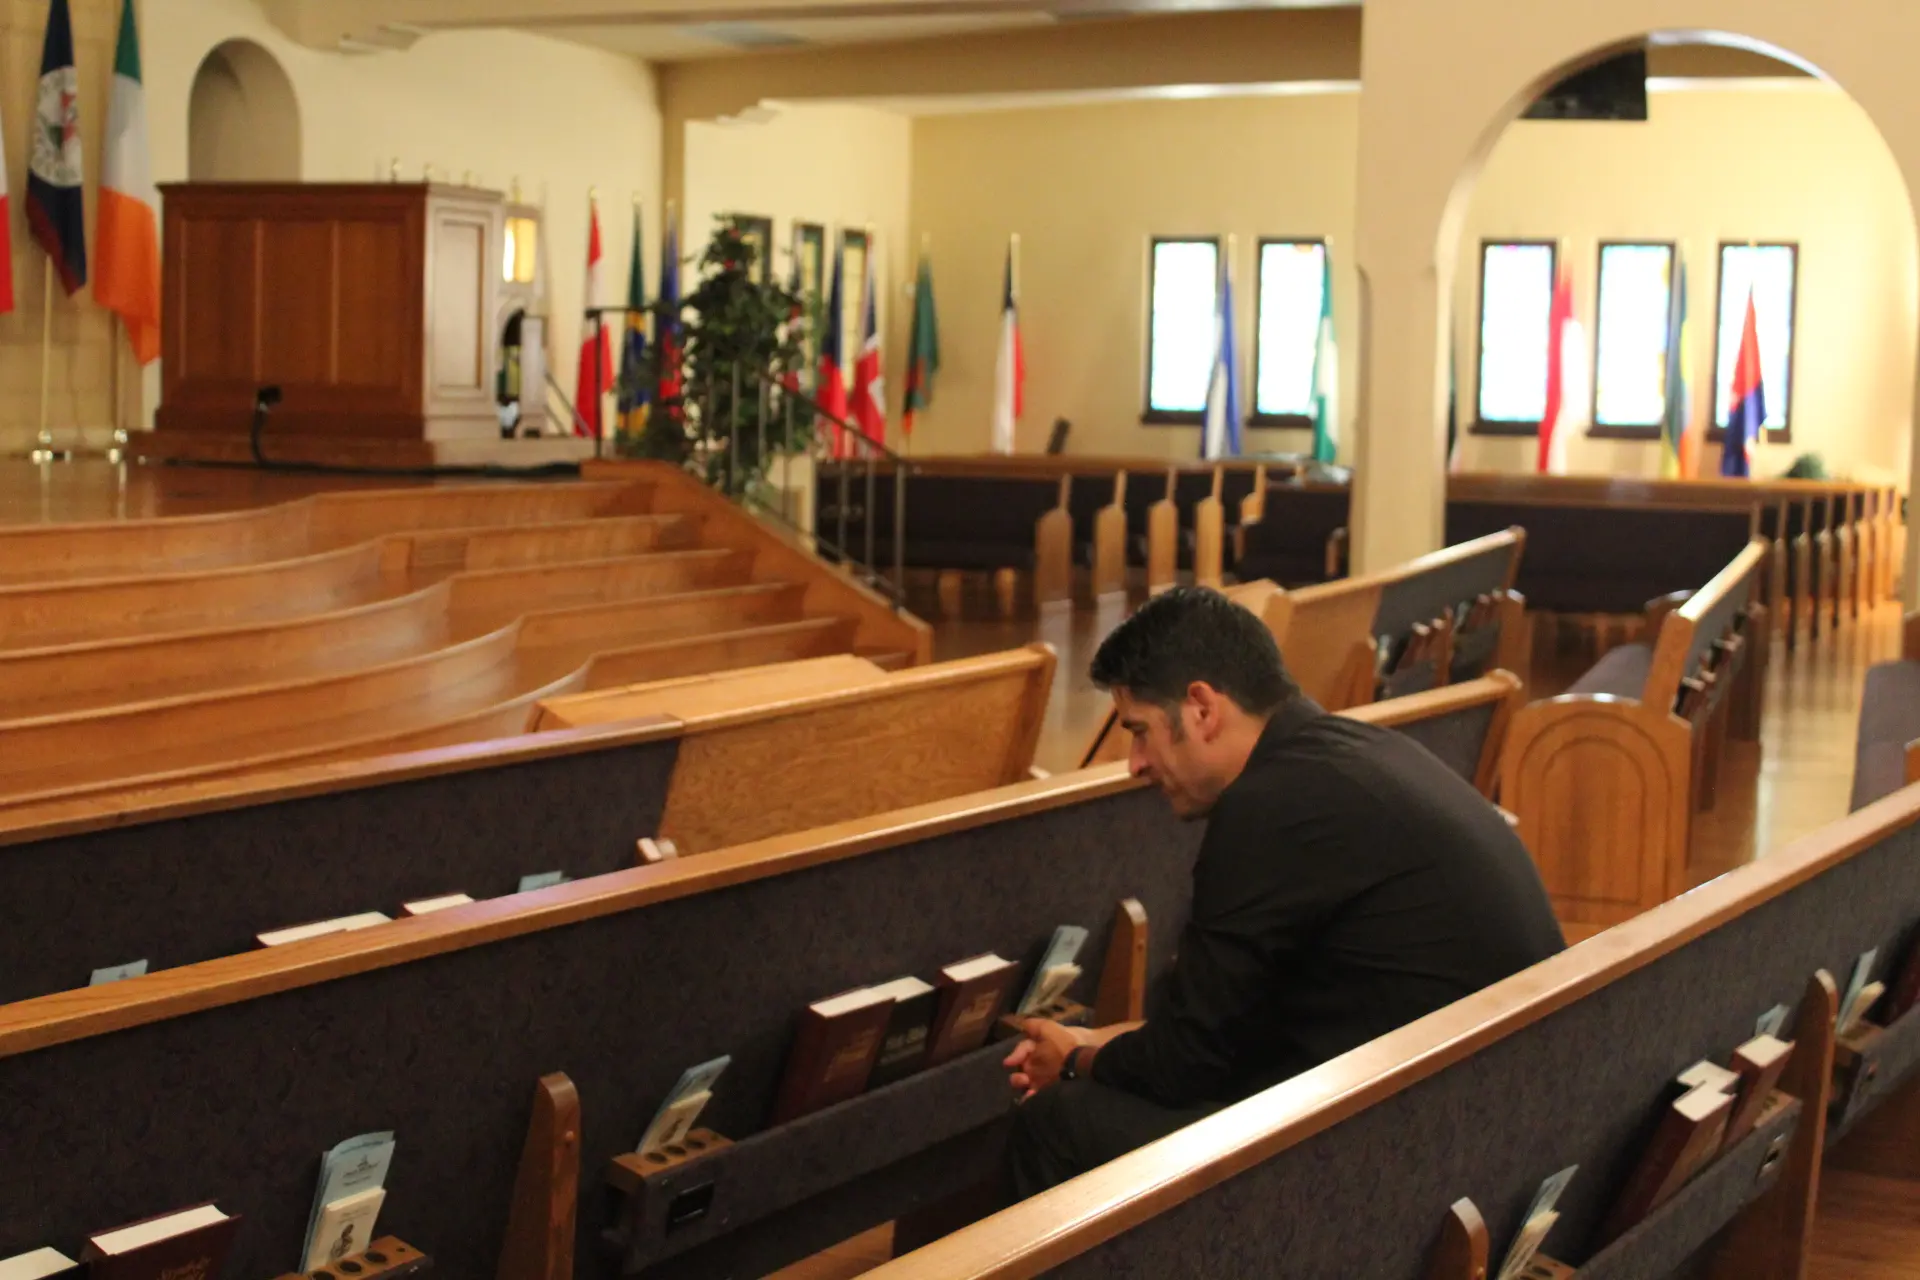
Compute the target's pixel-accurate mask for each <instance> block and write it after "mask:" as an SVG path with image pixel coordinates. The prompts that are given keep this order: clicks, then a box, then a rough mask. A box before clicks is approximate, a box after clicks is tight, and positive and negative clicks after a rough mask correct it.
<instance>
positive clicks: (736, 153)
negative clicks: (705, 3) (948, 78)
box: [681, 106, 912, 444]
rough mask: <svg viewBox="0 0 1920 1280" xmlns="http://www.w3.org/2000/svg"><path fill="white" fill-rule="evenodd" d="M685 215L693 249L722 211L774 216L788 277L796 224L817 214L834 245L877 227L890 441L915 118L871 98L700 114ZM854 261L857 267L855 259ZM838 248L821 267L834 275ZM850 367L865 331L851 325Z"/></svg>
mask: <svg viewBox="0 0 1920 1280" xmlns="http://www.w3.org/2000/svg"><path fill="white" fill-rule="evenodd" d="M685 127H686V153H685V155H686V170H685V200H686V216H685V218H684V219H683V220H682V222H681V234H682V236H683V237H684V240H685V243H686V245H687V250H686V251H687V252H689V253H693V252H697V251H698V249H699V247H700V246H701V245H703V244H704V243H705V242H706V238H707V237H708V236H709V235H711V234H712V232H713V227H714V216H715V215H716V214H721V213H745V214H754V215H757V216H759V217H766V218H772V219H773V243H774V253H773V269H774V272H775V276H776V278H777V279H779V280H782V281H785V280H786V278H787V274H788V272H790V271H791V270H792V265H793V260H792V258H791V257H790V256H789V252H788V251H789V249H790V248H791V246H792V244H793V224H794V223H795V222H796V221H800V222H817V223H820V224H821V225H823V226H825V227H826V229H827V252H828V254H829V255H831V254H832V252H833V243H834V235H835V232H836V231H838V230H839V229H840V228H843V227H844V228H853V229H859V228H865V227H871V228H872V229H873V235H874V239H875V242H876V244H877V247H878V250H879V257H878V258H876V259H875V260H874V275H875V284H876V288H877V289H878V291H879V312H880V316H879V320H880V333H881V335H882V356H881V359H882V367H883V369H884V370H885V371H886V373H887V375H888V378H887V406H888V415H887V416H888V423H889V426H888V443H889V444H897V443H898V440H897V437H896V435H895V432H896V431H897V419H898V415H899V405H900V389H901V381H900V380H901V378H902V377H904V373H905V371H904V370H903V369H902V368H900V366H899V360H898V358H897V353H898V352H900V351H902V350H903V349H904V338H903V339H902V340H901V341H899V342H895V341H891V340H889V334H890V333H891V326H892V325H893V323H894V322H895V321H899V322H900V323H902V324H904V323H905V316H906V313H907V310H908V306H907V304H904V303H900V302H899V299H900V290H901V289H902V287H903V283H904V284H905V285H911V283H912V276H911V274H910V273H911V270H912V265H911V258H910V252H909V243H908V240H907V234H906V232H907V177H908V143H909V137H910V123H909V121H908V119H907V117H905V116H902V115H898V114H895V113H893V112H889V111H878V110H874V109H872V108H868V107H847V106H780V107H771V108H763V109H762V110H760V111H757V112H754V113H751V114H750V116H749V117H748V118H746V119H743V120H738V121H734V122H727V123H713V122H707V121H692V122H690V123H688V124H687V125H686V126H685ZM850 269H851V268H850ZM832 271H833V266H832V258H831V256H829V257H828V260H827V264H826V266H825V268H824V270H823V272H822V285H821V287H822V288H823V289H824V288H826V287H828V286H827V281H829V280H831V278H832ZM845 288H846V304H847V306H848V308H849V309H850V310H851V309H853V308H854V307H856V306H857V303H855V302H854V301H853V300H854V299H856V298H858V297H859V296H860V295H859V291H860V281H859V278H858V277H857V276H849V277H848V278H847V280H846V282H845ZM847 341H848V347H847V357H846V358H847V362H848V365H849V372H850V370H851V364H852V359H853V350H854V344H855V343H857V342H858V341H859V337H858V333H857V331H856V332H850V333H849V335H848V339H847Z"/></svg>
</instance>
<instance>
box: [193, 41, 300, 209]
mask: <svg viewBox="0 0 1920 1280" xmlns="http://www.w3.org/2000/svg"><path fill="white" fill-rule="evenodd" d="M187 177H188V178H189V179H190V180H192V181H194V182H298V181H299V180H300V107H299V104H298V102H296V101H295V99H294V94H293V82H292V81H291V80H289V79H287V73H286V72H285V71H284V70H282V69H281V67H280V63H279V62H278V60H276V59H275V58H274V56H273V55H272V54H271V53H268V52H267V51H266V50H265V49H264V48H262V47H261V46H259V45H257V44H255V43H254V42H253V41H251V40H229V41H227V42H226V43H225V44H222V45H221V46H220V47H218V48H217V49H215V50H214V51H213V52H212V53H209V54H208V55H207V56H206V60H205V61H203V62H202V63H201V64H200V69H199V70H198V71H196V72H195V73H194V77H193V91H192V96H191V97H190V98H189V100H188V104H187Z"/></svg>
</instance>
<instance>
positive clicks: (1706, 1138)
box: [1600, 1085, 1733, 1245]
mask: <svg viewBox="0 0 1920 1280" xmlns="http://www.w3.org/2000/svg"><path fill="white" fill-rule="evenodd" d="M1732 1114H1733V1097H1732V1095H1731V1094H1726V1093H1722V1092H1720V1091H1719V1090H1718V1089H1716V1088H1714V1087H1713V1086H1711V1085H1702V1086H1701V1087H1700V1088H1698V1089H1695V1090H1693V1091H1692V1092H1691V1093H1689V1094H1687V1095H1686V1096H1685V1097H1683V1098H1681V1099H1679V1100H1678V1101H1676V1102H1673V1103H1670V1104H1669V1105H1668V1106H1667V1107H1666V1108H1664V1109H1663V1110H1662V1111H1661V1113H1660V1123H1659V1125H1658V1127H1657V1128H1656V1129H1655V1130H1654V1134H1653V1140H1652V1141H1651V1142H1649V1143H1648V1144H1647V1149H1646V1150H1645V1151H1644V1152H1642V1153H1641V1156H1640V1163H1639V1165H1638V1166H1637V1167H1636V1168H1635V1169H1634V1171H1633V1174H1632V1176H1630V1177H1629V1178H1628V1179H1627V1185H1626V1186H1625V1187H1623V1188H1621V1191H1620V1195H1619V1197H1618V1198H1617V1199H1616V1200H1615V1201H1614V1203H1613V1209H1612V1211H1611V1212H1609V1213H1608V1214H1607V1217H1606V1221H1605V1222H1604V1223H1603V1224H1602V1225H1601V1228H1600V1243H1601V1244H1602V1245H1606V1244H1610V1243H1611V1242H1613V1241H1614V1240H1616V1239H1618V1238H1619V1237H1620V1236H1621V1235H1623V1234H1624V1233H1625V1232H1626V1231H1627V1230H1628V1229H1629V1228H1631V1227H1632V1226H1633V1225H1634V1224H1635V1223H1637V1222H1639V1221H1640V1220H1641V1219H1642V1218H1644V1217H1646V1216H1647V1215H1648V1214H1649V1213H1652V1212H1653V1211H1654V1210H1655V1209H1656V1208H1658V1207H1659V1206H1660V1205H1662V1204H1664V1203H1665V1202H1666V1201H1667V1199H1668V1198H1669V1197H1670V1196H1672V1195H1673V1193H1674V1192H1676V1191H1678V1190H1679V1189H1680V1188H1681V1187H1683V1186H1685V1185H1686V1183H1687V1180H1688V1179H1689V1178H1691V1177H1693V1175H1694V1174H1695V1173H1697V1172H1698V1171H1699V1169H1700V1167H1701V1166H1702V1165H1704V1164H1705V1163H1706V1162H1707V1161H1708V1160H1709V1159H1711V1158H1712V1156H1713V1153H1714V1152H1716V1151H1718V1150H1719V1149H1720V1141H1721V1139H1722V1138H1724V1137H1725V1136H1726V1132H1727V1121H1728V1119H1729V1118H1730V1117H1731V1116H1732Z"/></svg>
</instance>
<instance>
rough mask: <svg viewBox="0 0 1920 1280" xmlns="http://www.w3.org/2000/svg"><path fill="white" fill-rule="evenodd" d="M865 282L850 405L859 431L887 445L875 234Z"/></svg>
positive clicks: (867, 255) (869, 245) (870, 239)
mask: <svg viewBox="0 0 1920 1280" xmlns="http://www.w3.org/2000/svg"><path fill="white" fill-rule="evenodd" d="M864 257H865V259H866V273H865V274H866V281H865V283H864V285H863V286H862V289H861V292H862V294H863V296H864V298H865V302H864V305H862V306H861V308H860V314H861V316H862V317H863V318H862V320H861V322H860V353H859V354H858V355H857V356H855V357H854V360H853V402H852V406H851V411H852V418H853V422H854V425H855V426H857V427H859V428H860V434H861V435H864V436H865V437H866V438H867V439H869V440H871V441H873V442H874V443H875V444H884V443H885V442H886V438H887V389H886V379H885V378H884V377H883V376H882V374H881V372H880V323H879V319H880V307H879V298H878V296H877V294H878V290H876V289H875V288H874V269H873V259H874V252H873V237H872V236H871V235H869V236H868V237H867V252H866V253H865V255H864Z"/></svg>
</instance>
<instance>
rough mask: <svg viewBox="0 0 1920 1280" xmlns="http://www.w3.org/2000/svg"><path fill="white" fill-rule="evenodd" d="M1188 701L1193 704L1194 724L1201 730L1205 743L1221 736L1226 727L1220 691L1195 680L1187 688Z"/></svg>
mask: <svg viewBox="0 0 1920 1280" xmlns="http://www.w3.org/2000/svg"><path fill="white" fill-rule="evenodd" d="M1187 701H1188V702H1191V703H1192V704H1193V709H1194V724H1195V728H1197V729H1198V730H1199V733H1200V739H1201V741H1203V742H1212V741H1213V740H1214V739H1215V738H1217V737H1219V736H1220V731H1221V730H1222V729H1223V728H1225V727H1226V725H1225V721H1224V718H1223V717H1222V715H1221V712H1222V711H1224V710H1225V707H1224V706H1222V705H1221V698H1220V691H1219V690H1218V689H1216V688H1214V687H1213V686H1212V685H1210V684H1208V683H1207V682H1206V681H1204V680H1195V681H1194V682H1193V683H1192V684H1189V685H1188V686H1187Z"/></svg>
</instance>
